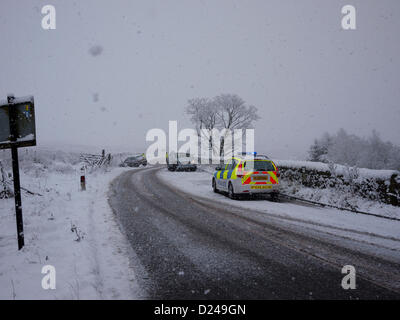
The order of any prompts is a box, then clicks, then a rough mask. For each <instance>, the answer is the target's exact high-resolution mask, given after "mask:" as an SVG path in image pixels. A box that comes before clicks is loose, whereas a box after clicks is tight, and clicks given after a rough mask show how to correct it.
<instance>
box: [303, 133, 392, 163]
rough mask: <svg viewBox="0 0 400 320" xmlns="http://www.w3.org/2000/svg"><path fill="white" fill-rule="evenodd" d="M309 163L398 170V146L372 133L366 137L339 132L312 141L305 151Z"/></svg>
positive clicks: (326, 134)
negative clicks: (329, 163) (331, 163)
mask: <svg viewBox="0 0 400 320" xmlns="http://www.w3.org/2000/svg"><path fill="white" fill-rule="evenodd" d="M308 154H309V160H310V161H320V162H333V163H338V164H344V165H348V166H356V167H359V168H370V169H392V170H400V147H399V146H396V145H394V144H393V143H391V142H385V141H383V140H382V139H381V137H380V135H379V133H378V132H377V131H375V130H373V131H372V133H371V135H370V136H369V137H367V138H362V137H359V136H357V135H354V134H349V133H347V132H346V131H345V130H344V129H340V130H339V131H338V132H337V133H336V134H333V135H331V134H329V133H324V134H323V135H322V137H321V138H319V139H315V140H314V143H313V144H312V145H311V147H310V149H309V151H308Z"/></svg>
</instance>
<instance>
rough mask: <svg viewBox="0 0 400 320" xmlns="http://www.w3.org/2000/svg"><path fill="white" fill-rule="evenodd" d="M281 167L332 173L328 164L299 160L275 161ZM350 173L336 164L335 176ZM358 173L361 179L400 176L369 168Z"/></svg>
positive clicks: (384, 178)
mask: <svg viewBox="0 0 400 320" xmlns="http://www.w3.org/2000/svg"><path fill="white" fill-rule="evenodd" d="M273 161H274V162H275V164H276V165H277V166H278V167H279V166H282V167H289V168H294V169H300V168H302V167H305V168H307V169H309V170H316V171H325V172H330V171H331V169H330V167H329V165H328V164H327V163H323V162H312V161H297V160H273ZM347 173H348V167H346V166H343V165H339V164H335V174H338V175H346V174H347ZM358 173H359V176H360V177H361V178H373V179H377V178H379V179H382V180H386V179H390V178H391V176H392V175H393V174H399V172H398V171H396V170H373V169H367V168H358Z"/></svg>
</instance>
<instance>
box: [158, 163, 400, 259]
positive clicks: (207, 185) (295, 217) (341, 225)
mask: <svg viewBox="0 0 400 320" xmlns="http://www.w3.org/2000/svg"><path fill="white" fill-rule="evenodd" d="M157 174H158V177H159V178H160V179H161V180H162V181H163V182H165V183H166V184H169V185H171V186H173V187H175V188H177V189H179V190H180V191H183V192H185V193H190V194H193V195H196V196H199V197H202V198H205V199H208V200H210V201H216V202H220V203H224V204H229V205H233V206H237V207H242V208H246V209H248V210H249V211H248V214H249V216H254V217H255V218H257V219H261V220H265V221H270V219H271V218H282V219H284V221H285V223H287V224H296V225H303V226H306V227H307V228H310V229H314V230H319V231H323V232H325V233H326V234H329V233H330V234H333V235H340V236H343V237H344V238H350V239H355V240H358V241H360V242H365V243H370V244H373V245H379V246H382V247H385V248H387V249H389V250H391V251H392V254H393V256H395V257H396V259H397V260H399V261H400V222H399V221H392V220H387V219H383V218H378V217H373V216H366V215H361V214H356V213H352V212H348V211H341V210H337V209H331V208H321V207H314V206H304V205H299V204H295V203H290V202H288V203H284V202H283V203H276V202H272V201H269V200H244V201H235V200H231V199H229V198H227V197H226V196H224V195H222V194H216V193H214V192H213V191H212V188H211V178H212V175H211V174H210V173H207V172H194V173H188V172H169V171H167V170H166V169H163V170H161V171H159V172H158V173H157ZM397 209H398V208H397ZM255 211H257V212H262V213H265V215H262V216H261V217H260V215H258V214H256V213H255ZM397 214H398V215H399V217H400V212H399V211H397Z"/></svg>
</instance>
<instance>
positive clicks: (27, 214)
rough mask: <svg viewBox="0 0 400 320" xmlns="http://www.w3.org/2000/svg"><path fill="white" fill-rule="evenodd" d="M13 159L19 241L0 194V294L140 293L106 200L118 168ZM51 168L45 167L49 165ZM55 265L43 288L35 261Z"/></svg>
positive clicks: (9, 205) (10, 202)
mask: <svg viewBox="0 0 400 320" xmlns="http://www.w3.org/2000/svg"><path fill="white" fill-rule="evenodd" d="M24 164H26V162H24V161H22V165H21V185H22V186H23V187H25V188H28V189H30V190H31V191H34V192H38V193H40V194H42V196H37V195H35V196H33V195H29V194H27V193H26V192H22V208H23V217H24V231H25V247H24V248H23V249H22V250H21V251H18V250H17V239H16V222H15V209H14V199H13V198H11V199H0V299H134V298H141V297H142V292H141V290H140V289H139V288H138V285H137V283H136V279H135V274H134V273H133V271H132V268H130V261H129V257H130V256H131V255H130V253H131V252H130V250H131V249H130V247H129V245H128V244H127V242H126V240H125V238H124V236H123V235H122V234H121V232H120V230H119V227H118V224H117V221H116V220H115V217H114V214H113V213H112V211H111V209H110V207H109V205H108V200H107V191H108V186H109V182H110V181H111V180H112V179H113V178H115V177H116V176H117V175H119V174H120V173H121V172H122V171H123V170H126V169H123V168H112V169H109V170H107V171H105V170H98V171H96V172H94V173H91V174H87V176H86V180H87V190H86V191H80V183H79V176H80V175H79V170H78V169H79V168H78V166H77V165H70V164H65V163H52V165H51V168H49V166H48V165H43V164H40V163H39V164H32V167H30V168H26V167H24ZM50 169H51V170H50ZM45 265H52V266H54V267H55V269H56V289H55V290H52V289H48V290H44V289H43V288H42V285H41V282H42V279H43V277H44V276H45V274H42V273H41V271H42V268H43V266H45Z"/></svg>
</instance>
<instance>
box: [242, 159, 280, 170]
mask: <svg viewBox="0 0 400 320" xmlns="http://www.w3.org/2000/svg"><path fill="white" fill-rule="evenodd" d="M244 169H245V170H247V171H250V170H254V171H275V168H274V165H273V164H272V163H271V162H270V161H265V160H254V161H253V160H249V161H246V162H245V163H244Z"/></svg>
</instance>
